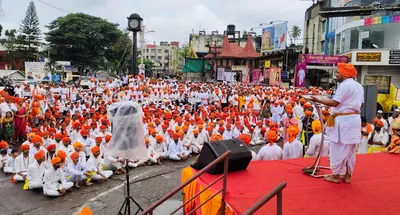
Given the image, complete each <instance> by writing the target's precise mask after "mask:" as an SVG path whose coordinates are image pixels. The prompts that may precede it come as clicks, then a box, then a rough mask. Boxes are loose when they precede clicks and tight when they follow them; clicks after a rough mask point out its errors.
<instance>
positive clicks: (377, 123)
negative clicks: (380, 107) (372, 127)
mask: <svg viewBox="0 0 400 215" xmlns="http://www.w3.org/2000/svg"><path fill="white" fill-rule="evenodd" d="M376 126H379V127H381V128H382V127H383V126H384V124H383V122H382V120H377V121H376Z"/></svg>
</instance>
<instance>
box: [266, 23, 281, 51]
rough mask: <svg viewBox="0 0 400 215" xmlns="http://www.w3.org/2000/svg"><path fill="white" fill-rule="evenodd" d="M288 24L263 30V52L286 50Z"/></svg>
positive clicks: (271, 26) (276, 25)
mask: <svg viewBox="0 0 400 215" xmlns="http://www.w3.org/2000/svg"><path fill="white" fill-rule="evenodd" d="M286 35H287V22H284V23H280V24H274V25H270V26H268V27H266V28H264V29H263V30H262V40H261V52H266V51H273V50H281V49H286V39H287V38H286Z"/></svg>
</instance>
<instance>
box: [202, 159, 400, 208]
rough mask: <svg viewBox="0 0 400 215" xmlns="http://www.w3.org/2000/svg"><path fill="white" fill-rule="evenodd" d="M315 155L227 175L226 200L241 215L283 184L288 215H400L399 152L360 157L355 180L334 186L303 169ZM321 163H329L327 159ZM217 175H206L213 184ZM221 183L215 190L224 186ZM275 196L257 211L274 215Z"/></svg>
mask: <svg viewBox="0 0 400 215" xmlns="http://www.w3.org/2000/svg"><path fill="white" fill-rule="evenodd" d="M313 161H314V158H308V159H295V160H284V161H255V162H251V164H250V165H249V167H248V168H247V170H245V171H239V172H232V173H230V174H229V177H228V194H227V198H226V201H227V204H228V205H229V206H230V207H231V209H232V210H233V211H234V212H235V213H236V214H241V213H243V212H244V211H246V210H247V209H248V208H250V207H251V206H252V205H253V204H254V203H255V202H257V201H258V200H259V199H260V198H261V197H262V196H264V195H265V194H267V193H268V192H269V191H270V190H272V188H274V187H275V186H276V185H278V184H279V183H280V182H282V181H285V182H286V183H287V187H286V188H285V189H284V190H283V214H285V215H288V214H295V215H299V214H301V215H303V214H316V215H317V214H318V215H320V214H324V215H328V214H329V215H348V214H351V215H356V214H362V215H368V214H371V215H380V214H385V215H388V214H400V212H399V209H398V208H399V204H400V202H399V196H400V156H399V155H392V154H381V153H378V154H368V155H358V156H357V161H356V167H355V172H354V176H353V178H352V183H351V184H346V183H344V182H342V183H340V184H333V183H329V182H326V181H324V180H323V179H317V178H312V177H310V176H307V175H305V174H303V173H302V171H301V170H302V168H303V167H306V166H308V165H310V164H312V163H313ZM321 165H326V166H329V165H328V161H327V158H324V159H322V162H321ZM216 177H217V176H214V175H209V174H204V175H203V176H202V177H200V178H199V179H200V181H201V182H203V183H205V184H208V183H210V182H212V181H213V180H214V179H215V178H216ZM221 184H222V183H217V184H216V185H214V186H213V187H212V189H213V190H214V189H215V190H217V189H220V188H221ZM275 213H276V197H275V198H273V199H272V200H271V201H270V202H268V203H267V204H265V205H264V206H263V207H262V208H261V209H260V210H259V211H258V212H257V213H256V214H262V215H265V214H275Z"/></svg>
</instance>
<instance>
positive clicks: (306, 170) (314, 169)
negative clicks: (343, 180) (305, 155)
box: [303, 101, 331, 178]
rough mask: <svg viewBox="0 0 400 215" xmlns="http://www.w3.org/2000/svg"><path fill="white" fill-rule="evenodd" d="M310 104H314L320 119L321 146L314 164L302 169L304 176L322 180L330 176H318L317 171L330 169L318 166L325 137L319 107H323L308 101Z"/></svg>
mask: <svg viewBox="0 0 400 215" xmlns="http://www.w3.org/2000/svg"><path fill="white" fill-rule="evenodd" d="M310 102H311V103H313V104H314V106H315V109H316V110H317V113H318V116H319V119H320V121H321V130H322V131H321V133H322V136H321V145H320V147H319V152H318V156H317V157H316V159H315V161H314V164H313V165H311V166H309V167H306V168H304V169H303V172H304V173H305V174H307V175H309V176H311V177H314V178H322V177H325V176H328V175H331V174H324V175H318V172H319V169H329V170H330V169H331V168H330V167H328V166H320V162H321V154H322V150H323V148H324V139H325V138H324V135H325V125H324V123H323V119H322V111H321V107H323V106H324V105H322V104H316V103H315V102H312V101H310Z"/></svg>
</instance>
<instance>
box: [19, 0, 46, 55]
mask: <svg viewBox="0 0 400 215" xmlns="http://www.w3.org/2000/svg"><path fill="white" fill-rule="evenodd" d="M19 32H20V35H18V36H17V42H16V43H18V52H19V53H20V55H21V58H22V59H23V60H25V61H36V60H37V59H38V46H39V45H40V40H41V34H42V33H41V31H40V28H39V18H38V16H37V13H36V6H35V3H34V2H33V1H31V2H30V3H29V6H28V9H27V10H26V14H25V18H24V19H23V20H22V24H21V26H20V29H19Z"/></svg>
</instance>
